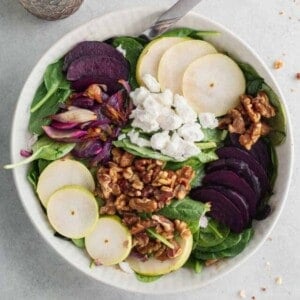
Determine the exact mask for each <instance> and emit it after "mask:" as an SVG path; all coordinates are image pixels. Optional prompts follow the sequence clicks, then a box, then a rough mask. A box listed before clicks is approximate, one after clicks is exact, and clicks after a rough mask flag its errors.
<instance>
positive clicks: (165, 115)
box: [157, 107, 182, 130]
mask: <svg viewBox="0 0 300 300" xmlns="http://www.w3.org/2000/svg"><path fill="white" fill-rule="evenodd" d="M157 122H158V124H159V126H160V128H161V129H163V130H175V129H178V128H179V127H180V126H181V125H182V120H181V118H180V117H179V116H178V115H176V113H175V112H174V111H173V110H172V109H170V108H167V107H165V108H164V109H163V110H162V111H161V114H160V115H159V116H158V118H157Z"/></svg>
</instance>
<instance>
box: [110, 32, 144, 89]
mask: <svg viewBox="0 0 300 300" xmlns="http://www.w3.org/2000/svg"><path fill="white" fill-rule="evenodd" d="M112 44H113V46H114V47H116V48H117V47H119V46H121V47H122V49H124V50H125V52H126V54H125V58H126V59H127V60H128V62H129V65H130V79H129V83H130V86H131V88H132V89H136V88H137V87H138V86H139V85H138V83H137V81H136V77H135V70H136V64H137V60H138V58H139V56H140V54H141V52H142V51H143V49H144V46H143V45H142V44H141V43H140V42H138V41H137V40H136V39H134V38H132V37H126V36H124V37H117V38H114V39H113V42H112Z"/></svg>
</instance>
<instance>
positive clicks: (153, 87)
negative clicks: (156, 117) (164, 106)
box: [142, 74, 160, 93]
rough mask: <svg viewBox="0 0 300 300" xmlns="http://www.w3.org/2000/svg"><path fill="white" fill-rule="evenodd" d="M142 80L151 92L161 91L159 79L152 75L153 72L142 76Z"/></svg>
mask: <svg viewBox="0 0 300 300" xmlns="http://www.w3.org/2000/svg"><path fill="white" fill-rule="evenodd" d="M142 80H143V82H144V84H145V86H146V87H147V89H148V90H149V91H150V92H151V93H159V92H160V85H159V83H158V81H157V80H156V79H155V78H154V77H153V76H152V75H151V74H145V75H143V77H142Z"/></svg>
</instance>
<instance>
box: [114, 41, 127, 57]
mask: <svg viewBox="0 0 300 300" xmlns="http://www.w3.org/2000/svg"><path fill="white" fill-rule="evenodd" d="M116 50H118V51H119V52H120V53H121V54H122V55H123V56H124V57H126V50H125V49H124V48H122V45H121V44H120V45H119V46H118V47H117V48H116Z"/></svg>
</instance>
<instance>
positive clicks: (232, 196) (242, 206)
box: [209, 185, 250, 224]
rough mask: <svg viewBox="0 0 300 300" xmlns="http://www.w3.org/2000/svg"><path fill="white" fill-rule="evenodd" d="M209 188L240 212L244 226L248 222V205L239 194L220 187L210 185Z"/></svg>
mask: <svg viewBox="0 0 300 300" xmlns="http://www.w3.org/2000/svg"><path fill="white" fill-rule="evenodd" d="M209 188H213V189H214V190H216V191H218V192H220V193H222V194H223V195H224V196H225V197H226V198H228V199H229V200H230V201H231V202H232V203H233V204H234V205H235V206H236V207H237V208H238V209H239V211H240V212H241V214H242V216H243V219H244V220H245V223H246V224H249V222H250V212H249V205H248V203H247V201H246V199H245V198H244V196H242V195H241V194H239V193H237V192H235V191H233V190H232V189H228V188H226V187H224V186H221V185H212V186H209Z"/></svg>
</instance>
